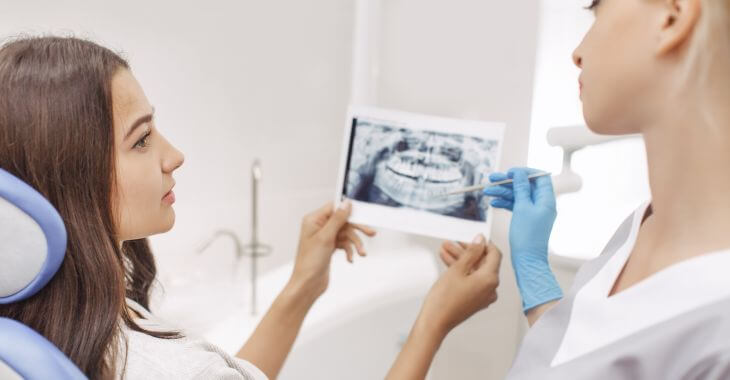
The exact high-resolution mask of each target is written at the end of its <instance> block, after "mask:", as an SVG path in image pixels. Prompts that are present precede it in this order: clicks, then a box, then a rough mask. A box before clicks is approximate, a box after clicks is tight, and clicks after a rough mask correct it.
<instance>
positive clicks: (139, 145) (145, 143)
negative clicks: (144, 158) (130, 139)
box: [133, 131, 152, 149]
mask: <svg viewBox="0 0 730 380" xmlns="http://www.w3.org/2000/svg"><path fill="white" fill-rule="evenodd" d="M151 133H152V132H151V131H147V132H146V133H145V134H144V136H142V137H141V138H140V139H139V140H137V142H136V143H134V146H133V148H135V149H136V148H145V147H147V146H148V145H149V142H148V141H147V139H148V138H149V137H150V134H151Z"/></svg>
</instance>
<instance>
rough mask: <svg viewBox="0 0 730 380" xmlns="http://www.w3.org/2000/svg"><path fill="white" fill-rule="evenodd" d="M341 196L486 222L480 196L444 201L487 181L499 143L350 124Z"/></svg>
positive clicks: (483, 200) (368, 122) (379, 125)
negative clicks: (465, 189) (462, 189)
mask: <svg viewBox="0 0 730 380" xmlns="http://www.w3.org/2000/svg"><path fill="white" fill-rule="evenodd" d="M352 133H353V134H354V135H353V136H352V140H351V141H352V142H351V147H350V152H351V153H350V154H351V155H350V160H349V166H348V169H347V178H346V182H345V189H344V193H345V196H347V197H348V198H351V199H355V200H359V201H364V202H370V203H375V204H380V205H385V206H392V207H409V208H412V209H417V210H425V211H429V212H434V213H437V214H441V215H445V216H453V217H458V218H463V219H468V220H476V221H485V220H486V211H487V207H488V203H487V199H486V197H484V196H483V195H482V194H481V192H478V191H477V192H473V193H466V194H455V195H449V196H445V194H447V193H448V192H450V191H454V190H459V189H461V188H463V187H467V186H471V185H475V184H479V183H482V182H486V181H487V178H486V177H487V176H488V175H489V173H490V172H492V171H493V163H494V162H495V160H496V158H497V157H496V155H497V148H498V141H497V140H489V139H482V138H478V137H472V136H463V135H459V134H448V133H442V132H431V131H423V130H411V129H406V128H399V127H394V126H389V125H383V124H382V122H378V121H371V120H368V119H357V120H356V121H355V123H354V128H353V131H352Z"/></svg>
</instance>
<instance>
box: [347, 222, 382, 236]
mask: <svg viewBox="0 0 730 380" xmlns="http://www.w3.org/2000/svg"><path fill="white" fill-rule="evenodd" d="M349 226H350V227H352V228H354V229H356V230H359V231H362V233H364V234H365V235H367V236H370V237H373V236H375V234H376V233H377V231H375V230H374V229H372V228H370V227H368V226H363V225H360V224H350V225H349Z"/></svg>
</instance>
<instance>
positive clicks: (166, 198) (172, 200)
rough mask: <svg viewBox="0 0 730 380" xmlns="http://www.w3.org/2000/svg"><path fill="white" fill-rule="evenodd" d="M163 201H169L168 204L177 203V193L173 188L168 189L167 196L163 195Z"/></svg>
mask: <svg viewBox="0 0 730 380" xmlns="http://www.w3.org/2000/svg"><path fill="white" fill-rule="evenodd" d="M162 202H164V203H167V204H173V203H175V193H174V192H173V191H172V190H170V191H168V192H167V194H165V196H164V197H162Z"/></svg>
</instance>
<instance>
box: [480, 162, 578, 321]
mask: <svg viewBox="0 0 730 380" xmlns="http://www.w3.org/2000/svg"><path fill="white" fill-rule="evenodd" d="M538 172H539V171H538V170H534V169H528V168H514V169H510V170H509V172H507V174H504V173H492V174H490V176H489V180H490V181H491V182H496V181H502V180H505V179H509V178H512V179H513V181H514V182H513V183H511V184H506V185H499V186H492V187H488V188H486V189H484V194H485V195H487V196H490V197H495V199H492V200H491V202H490V204H491V205H492V206H493V207H496V208H504V209H507V210H511V211H512V222H511V223H510V229H509V244H510V249H511V251H512V254H511V257H512V268H513V269H514V271H515V277H516V278H517V286H518V287H519V289H520V295H521V296H522V309H523V310H524V312H525V313H527V311H528V310H530V309H532V308H533V307H535V306H539V305H542V304H544V303H547V302H550V301H553V300H556V299H560V298H562V297H563V292H562V290H561V289H560V285H558V282H557V280H556V279H555V275H553V272H552V271H551V270H550V264H549V263H548V240H549V239H550V232H551V231H552V229H553V223H554V222H555V217H556V216H557V211H556V209H555V194H554V193H553V184H552V180H551V179H550V177H549V176H544V177H538V178H534V179H532V180H529V179H527V176H528V175H529V174H533V173H538Z"/></svg>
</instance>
